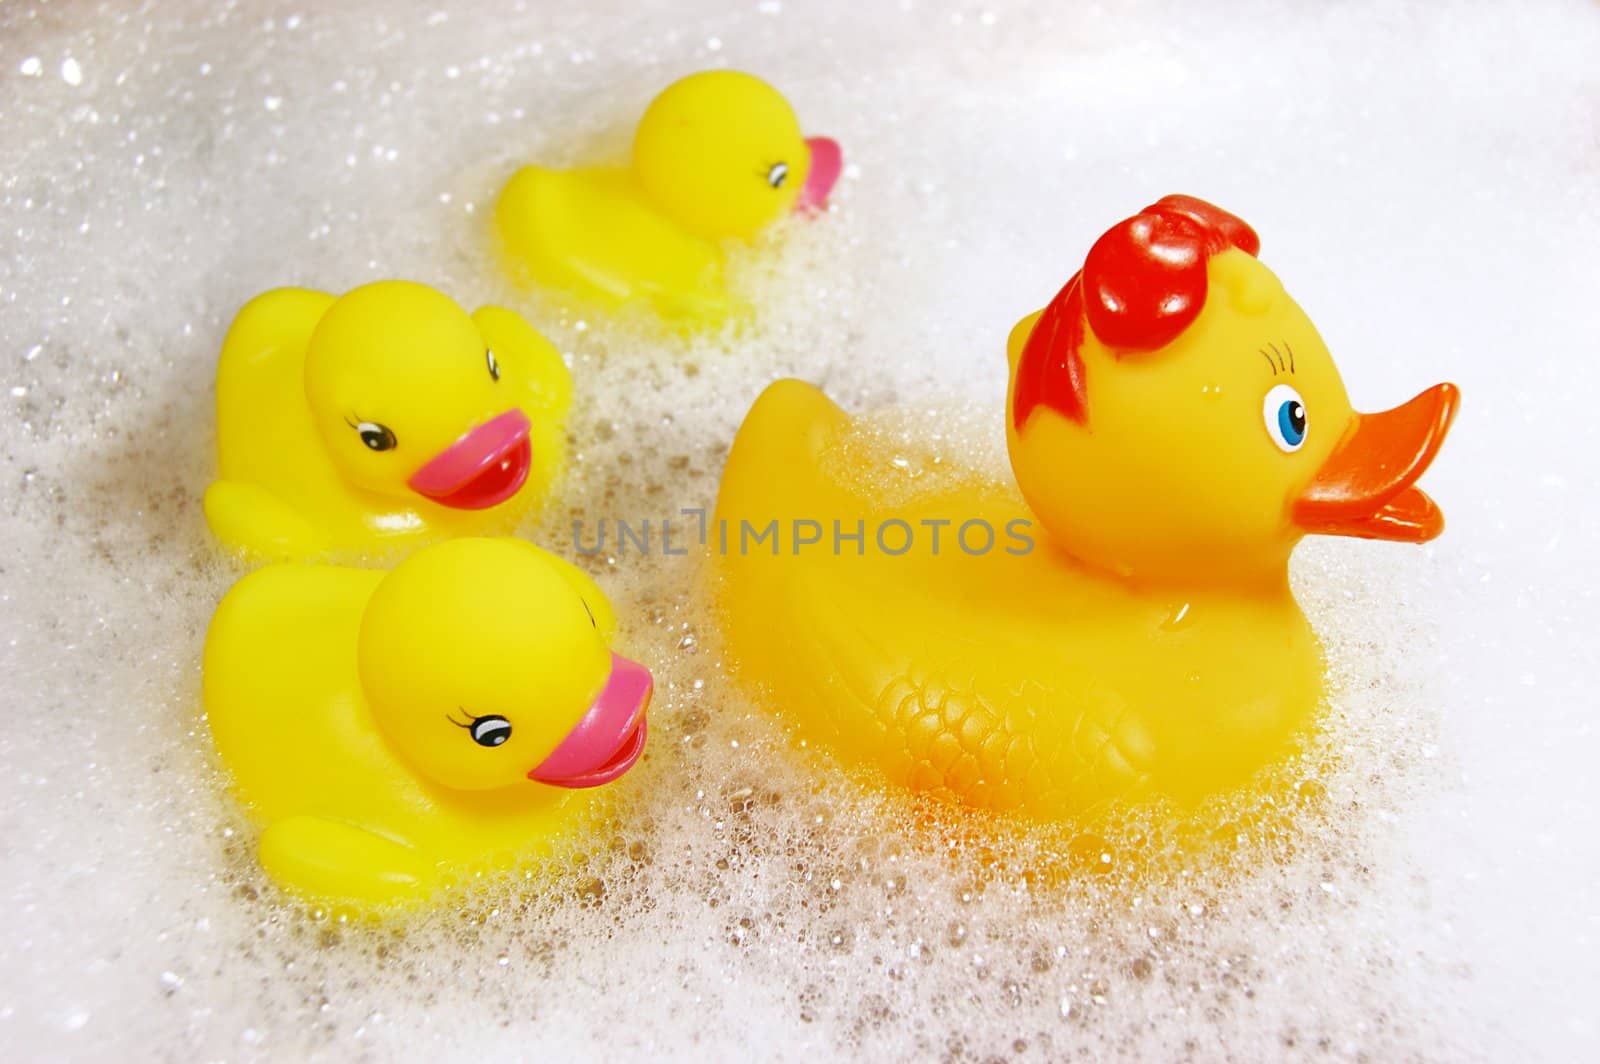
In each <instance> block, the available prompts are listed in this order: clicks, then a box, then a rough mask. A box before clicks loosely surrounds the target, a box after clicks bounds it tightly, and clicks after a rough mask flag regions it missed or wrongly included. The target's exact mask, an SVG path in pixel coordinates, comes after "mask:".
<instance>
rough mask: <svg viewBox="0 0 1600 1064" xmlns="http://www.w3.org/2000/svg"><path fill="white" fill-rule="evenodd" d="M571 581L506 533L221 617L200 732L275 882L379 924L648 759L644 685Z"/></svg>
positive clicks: (516, 853)
mask: <svg viewBox="0 0 1600 1064" xmlns="http://www.w3.org/2000/svg"><path fill="white" fill-rule="evenodd" d="M615 632H616V616H615V614H614V613H613V612H612V609H611V606H610V604H609V603H607V601H606V599H605V596H604V595H602V594H601V592H600V589H599V588H598V587H596V586H595V584H594V582H593V581H591V580H590V579H589V578H588V577H587V576H585V575H583V574H582V573H581V572H579V571H578V570H577V569H576V568H574V567H573V566H572V565H570V564H568V563H567V562H565V561H563V560H561V559H560V558H557V557H556V556H555V555H552V554H549V553H547V552H545V551H543V550H540V549H539V548H538V547H535V546H533V545H532V544H529V543H526V542H523V541H521V540H515V539H470V538H469V539H459V540H452V541H450V542H446V543H441V544H436V545H434V546H431V547H426V548H424V549H422V550H420V551H418V552H417V553H416V554H413V555H412V556H411V557H409V558H407V559H406V560H405V561H404V562H402V563H400V565H399V566H398V567H397V568H395V569H394V570H393V571H392V572H389V573H384V572H380V571H375V570H370V569H347V568H340V567H335V566H327V565H303V564H285V565H275V566H268V567H267V568H264V569H261V570H258V571H256V572H255V573H252V574H251V575H249V576H247V577H245V578H244V579H243V580H241V581H239V583H238V584H236V585H235V586H234V588H233V589H232V590H231V591H229V592H228V594H227V596H226V597H225V598H224V599H223V600H222V603H221V605H219V606H218V607H217V612H216V615H215V616H214V617H213V618H212V621H211V628H210V631H209V633H208V634H207V637H206V647H205V666H204V689H205V707H206V715H207V719H208V720H209V722H210V726H211V735H212V737H213V739H214V740H215V741H216V744H217V749H218V751H219V752H220V753H221V754H222V758H223V760H224V761H225V762H226V763H227V766H228V768H229V770H230V771H231V773H232V776H233V784H234V787H235V790H236V791H237V793H238V795H239V797H240V798H241V799H243V801H244V802H245V803H246V804H247V805H248V806H249V808H250V810H251V812H252V814H253V815H254V816H255V817H256V818H257V819H258V820H260V821H261V822H263V823H264V825H265V830H264V831H263V832H262V835H261V842H260V858H261V863H262V865H263V867H265V869H266V870H267V872H268V874H270V875H271V876H272V878H273V879H275V880H277V881H278V882H279V883H281V884H282V885H283V886H285V887H287V888H289V889H290V890H291V891H293V892H295V893H297V894H299V895H301V896H303V897H305V898H307V899H310V900H313V901H318V902H325V903H330V904H338V905H348V906H352V907H354V908H357V909H361V910H366V909H371V910H378V909H382V908H385V907H393V906H396V905H405V904H410V903H415V902H418V901H421V900H424V899H426V898H427V897H428V896H429V895H430V894H432V893H433V892H435V891H436V889H437V888H439V887H440V886H441V884H442V883H443V882H444V881H445V880H446V879H447V878H448V877H451V876H457V877H459V876H461V875H467V874H471V873H473V872H477V871H482V870H486V869H492V868H495V867H500V866H504V865H508V864H510V863H511V862H513V861H514V860H516V859H519V858H526V857H527V856H529V855H530V854H532V853H537V852H540V851H541V850H548V849H549V848H550V845H551V843H552V840H554V839H555V838H556V837H558V836H559V835H561V834H562V833H563V832H569V831H570V830H572V828H573V826H574V824H575V822H576V821H577V819H578V818H579V816H580V815H581V814H582V813H583V812H584V811H585V810H586V809H587V808H588V805H589V803H587V802H584V801H578V800H575V798H574V789H577V788H589V787H597V786H600V785H601V784H605V783H609V782H611V781H612V780H615V779H617V778H618V777H619V776H621V775H622V774H623V773H625V772H626V771H627V770H628V769H629V768H630V767H632V765H633V764H634V763H635V762H636V761H637V760H638V759H639V756H640V754H641V753H642V752H643V750H644V746H645V738H646V734H647V726H646V720H645V709H646V707H647V706H648V704H649V701H650V693H651V679H650V673H649V672H648V670H646V669H645V668H644V667H643V666H641V665H639V664H637V663H635V662H632V661H629V660H628V659H626V658H624V657H622V656H620V655H618V654H616V653H613V652H612V650H611V649H610V643H611V640H612V638H613V636H614V635H615Z"/></svg>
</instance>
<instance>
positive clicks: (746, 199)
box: [633, 70, 843, 240]
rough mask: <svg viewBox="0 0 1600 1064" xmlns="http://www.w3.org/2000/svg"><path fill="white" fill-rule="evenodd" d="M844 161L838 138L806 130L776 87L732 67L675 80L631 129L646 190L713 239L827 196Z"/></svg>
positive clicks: (751, 230)
mask: <svg viewBox="0 0 1600 1064" xmlns="http://www.w3.org/2000/svg"><path fill="white" fill-rule="evenodd" d="M842 165H843V156H842V153H841V152H840V150H839V145H838V144H837V143H835V142H834V141H832V140H829V139H828V138H826V137H813V138H811V139H809V140H808V139H806V138H804V137H802V136H801V133H800V123H799V121H798V120H797V119H796V118H795V115H794V111H793V109H791V108H790V106H789V103H788V101H787V100H785V99H784V98H783V97H782V96H781V95H779V94H778V91H777V90H776V89H774V88H773V87H772V86H770V85H768V84H767V83H766V82H764V81H762V80H761V79H760V78H757V77H753V76H751V75H749V74H741V73H738V72H737V71H732V70H710V71H705V72H702V73H699V74H691V75H690V76H688V77H686V78H683V79H682V80H680V81H677V82H674V83H673V84H671V85H669V86H667V88H666V90H665V91H663V92H662V93H661V95H659V96H657V97H656V98H655V100H653V101H652V102H651V104H650V107H649V108H648V109H647V110H646V111H645V114H644V117H643V118H642V119H640V121H639V129H638V132H637V133H635V135H634V139H633V171H634V174H635V176H636V177H637V178H638V181H639V184H640V186H641V188H642V189H643V191H644V194H645V196H646V197H647V198H648V199H649V200H650V201H651V202H652V203H653V204H654V205H655V206H656V208H657V209H658V210H660V211H661V212H662V213H663V214H665V215H667V216H668V217H671V218H672V219H674V220H675V221H677V223H678V224H679V225H681V226H683V227H684V228H685V229H687V230H689V231H690V232H692V233H694V234H696V235H697V236H701V237H704V238H706V239H708V240H723V239H727V238H730V237H736V238H747V237H750V236H752V235H754V234H755V233H756V231H757V230H759V229H761V228H763V227H764V226H766V225H768V224H770V223H771V222H774V221H776V220H777V219H778V218H780V217H782V216H783V215H785V214H788V213H790V212H791V211H794V210H803V209H809V208H816V207H820V206H822V204H823V203H824V202H826V200H827V198H828V192H829V191H830V190H831V189H832V188H833V185H834V182H835V181H837V180H838V178H839V172H840V170H841V168H842Z"/></svg>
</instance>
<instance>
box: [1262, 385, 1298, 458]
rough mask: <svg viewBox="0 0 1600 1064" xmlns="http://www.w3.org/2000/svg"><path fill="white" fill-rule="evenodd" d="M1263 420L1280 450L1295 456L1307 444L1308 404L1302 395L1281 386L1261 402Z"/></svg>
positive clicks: (1286, 386) (1270, 392) (1275, 388)
mask: <svg viewBox="0 0 1600 1064" xmlns="http://www.w3.org/2000/svg"><path fill="white" fill-rule="evenodd" d="M1261 419H1262V421H1264V422H1265V423H1266V426H1267V435H1268V436H1271V437H1272V442H1273V443H1275V444H1277V445H1278V450H1280V451H1283V452H1284V453H1285V454H1293V453H1294V452H1295V451H1298V450H1299V449H1300V445H1301V444H1303V443H1305V442H1306V404H1305V400H1304V399H1301V398H1300V393H1299V392H1297V391H1295V390H1294V389H1293V388H1291V387H1289V386H1288V385H1287V384H1279V385H1277V386H1276V387H1274V388H1273V389H1272V390H1271V391H1269V392H1267V397H1266V398H1265V399H1263V400H1262V401H1261Z"/></svg>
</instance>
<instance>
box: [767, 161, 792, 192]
mask: <svg viewBox="0 0 1600 1064" xmlns="http://www.w3.org/2000/svg"><path fill="white" fill-rule="evenodd" d="M788 178H789V164H788V163H773V164H772V168H771V169H770V170H768V171H767V184H769V185H771V186H772V187H773V188H782V187H783V183H784V182H785V181H787V180H788Z"/></svg>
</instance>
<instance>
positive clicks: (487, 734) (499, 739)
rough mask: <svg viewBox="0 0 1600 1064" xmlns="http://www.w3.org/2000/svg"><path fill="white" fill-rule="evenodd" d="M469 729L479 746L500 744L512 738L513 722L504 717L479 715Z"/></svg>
mask: <svg viewBox="0 0 1600 1064" xmlns="http://www.w3.org/2000/svg"><path fill="white" fill-rule="evenodd" d="M469 730H470V731H471V733H472V741H473V742H475V743H477V744H478V745H479V746H499V745H500V744H501V743H503V742H505V741H506V740H507V739H509V738H511V722H510V721H509V720H506V718H504V717H493V716H490V717H479V718H477V719H476V720H474V721H473V722H472V727H471V728H470V729H469Z"/></svg>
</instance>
